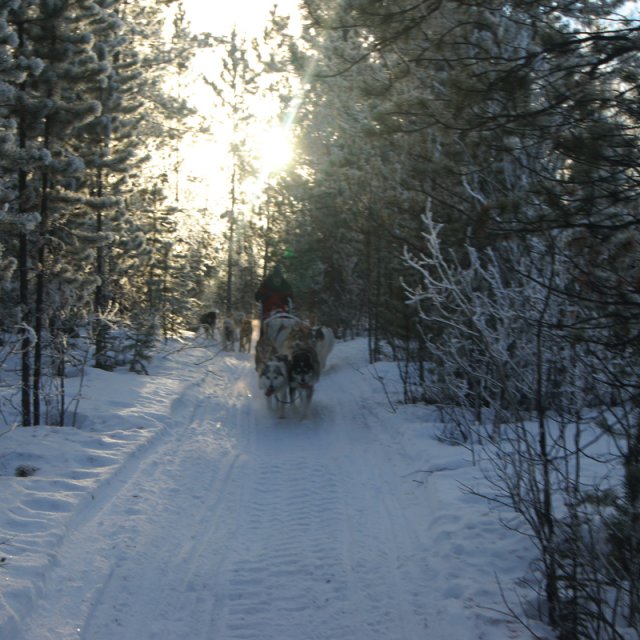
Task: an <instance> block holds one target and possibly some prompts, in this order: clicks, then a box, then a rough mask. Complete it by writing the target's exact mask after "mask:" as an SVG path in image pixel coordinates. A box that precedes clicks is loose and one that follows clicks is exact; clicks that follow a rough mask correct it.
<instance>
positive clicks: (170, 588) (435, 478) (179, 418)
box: [0, 337, 551, 640]
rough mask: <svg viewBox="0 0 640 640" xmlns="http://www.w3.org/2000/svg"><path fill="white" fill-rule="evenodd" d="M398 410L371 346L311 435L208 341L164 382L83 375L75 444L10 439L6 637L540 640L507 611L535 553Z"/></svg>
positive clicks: (170, 351) (351, 351)
mask: <svg viewBox="0 0 640 640" xmlns="http://www.w3.org/2000/svg"><path fill="white" fill-rule="evenodd" d="M379 378H383V380H384V385H383V384H382V383H381V382H380V381H379ZM77 383H78V381H76V384H77ZM399 398H401V387H400V383H399V376H398V372H397V369H396V366H395V365H394V364H392V363H380V364H378V365H376V366H375V367H373V366H370V365H369V364H368V362H367V343H366V341H365V340H364V339H357V340H353V341H350V342H339V343H337V344H336V347H335V349H334V351H333V353H332V354H331V356H330V357H329V364H328V367H327V370H326V371H325V373H324V374H323V377H322V379H321V380H320V382H319V384H318V385H317V388H316V396H315V398H314V401H313V405H312V409H311V415H310V417H309V418H308V419H307V420H304V421H301V420H300V419H299V418H298V417H297V416H296V415H295V413H293V414H290V415H288V416H287V417H286V418H285V419H282V420H281V419H278V418H277V417H276V415H275V414H274V413H273V412H271V411H270V410H269V409H268V408H267V406H266V403H265V399H264V398H263V397H262V394H261V392H260V391H259V390H258V384H257V378H256V374H255V371H254V366H253V355H249V354H238V353H222V352H220V351H219V345H218V344H217V343H216V342H207V341H205V340H204V339H202V338H200V337H198V338H193V337H185V338H184V339H183V340H182V341H173V342H172V343H170V344H169V345H167V346H165V347H164V348H163V349H162V350H161V351H160V352H159V353H158V354H157V355H156V357H155V358H154V361H153V363H152V365H151V368H150V375H149V376H136V375H134V374H131V373H126V372H124V371H118V372H114V373H105V372H101V371H98V370H96V369H91V370H89V371H88V375H87V379H86V381H85V383H84V386H83V389H82V400H81V403H80V409H79V410H80V413H79V416H78V418H79V419H78V424H77V426H76V427H73V428H72V427H64V428H59V427H58V428H56V427H38V428H25V429H23V428H18V429H14V430H12V431H10V432H8V433H5V434H3V435H2V437H0V500H1V503H2V510H0V556H1V564H0V638H3V639H5V638H6V639H7V640H8V639H9V638H11V639H12V640H71V639H74V640H75V639H79V640H152V639H158V640H160V639H161V640H183V639H188V640H240V639H243V640H466V639H469V640H470V639H474V640H481V639H484V640H489V639H490V640H503V639H511V640H520V639H525V638H526V639H529V638H531V637H532V636H531V634H530V633H529V632H527V631H526V630H525V628H524V627H523V626H521V625H520V624H518V623H517V622H516V621H514V620H513V619H510V618H509V617H508V616H507V615H504V614H502V613H500V612H505V611H506V606H505V604H504V603H503V600H502V596H501V588H502V589H504V591H505V594H506V597H507V599H508V600H509V601H510V602H512V603H513V602H517V593H516V591H517V582H518V580H519V579H520V578H522V577H524V576H526V574H527V572H528V565H529V563H530V561H531V559H532V558H533V557H534V550H533V548H532V546H531V544H530V542H529V541H528V539H527V538H526V537H524V536H522V535H519V534H517V533H515V532H513V531H510V530H509V529H507V528H505V527H504V526H503V525H501V524H500V522H499V519H500V515H503V516H505V517H506V518H509V514H508V513H502V514H501V513H500V512H499V510H497V509H496V507H495V505H492V503H490V502H489V501H487V500H484V499H482V498H480V497H477V496H475V495H473V494H470V493H469V492H465V491H463V490H462V488H461V487H462V485H467V486H472V487H474V488H475V489H478V490H479V491H481V492H482V491H487V492H488V491H489V489H488V484H487V482H486V480H484V479H483V477H482V474H481V472H480V470H479V468H478V467H477V466H473V465H472V463H471V454H470V452H469V451H468V450H467V449H465V448H463V447H452V446H447V445H445V444H443V443H441V442H439V441H438V439H437V434H438V431H439V425H438V424H437V422H436V421H435V414H434V413H433V412H432V411H431V410H430V409H429V408H428V407H424V406H402V405H399V404H397V401H398V400H399ZM390 400H391V401H393V403H394V406H393V407H392V404H391V402H390ZM19 465H27V466H30V467H32V468H33V471H34V472H35V473H34V475H31V476H29V477H17V476H16V475H15V470H16V468H17V467H18V466H19ZM524 593H525V594H526V592H524ZM537 631H538V632H539V633H540V634H541V635H543V636H544V637H547V636H546V633H545V632H544V629H543V628H542V627H541V626H539V627H537ZM548 637H551V636H548Z"/></svg>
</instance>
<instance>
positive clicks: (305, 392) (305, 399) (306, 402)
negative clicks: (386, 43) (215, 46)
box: [298, 385, 313, 420]
mask: <svg viewBox="0 0 640 640" xmlns="http://www.w3.org/2000/svg"><path fill="white" fill-rule="evenodd" d="M298 391H299V393H300V399H301V401H302V406H301V410H302V411H301V414H300V419H301V420H306V419H307V418H308V417H309V408H310V407H311V400H312V398H313V387H312V386H311V385H309V386H307V387H304V388H302V389H299V390H298Z"/></svg>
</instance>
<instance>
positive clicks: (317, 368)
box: [200, 311, 335, 418]
mask: <svg viewBox="0 0 640 640" xmlns="http://www.w3.org/2000/svg"><path fill="white" fill-rule="evenodd" d="M216 320H217V315H216V313H215V311H209V312H207V313H204V314H203V315H202V316H201V318H200V325H201V327H202V330H203V332H204V335H205V336H206V337H208V338H213V337H214V331H215V326H216ZM252 332H253V327H252V323H251V320H250V319H249V318H246V317H244V315H243V314H239V315H237V316H235V317H234V318H224V319H223V321H222V326H221V327H220V341H221V343H222V348H223V349H224V350H225V351H234V350H235V345H236V343H237V344H238V351H240V352H244V353H249V352H250V351H251V335H252ZM334 343H335V337H334V334H333V331H332V330H331V329H329V328H328V327H312V326H311V325H309V324H307V323H305V322H302V321H301V320H300V319H298V318H296V317H295V316H293V315H291V314H289V313H285V312H282V311H276V312H275V313H273V314H272V315H271V316H269V317H268V318H265V319H264V320H263V324H262V335H261V336H260V339H259V340H258V342H257V343H256V348H255V365H256V372H257V373H258V380H259V386H260V389H261V390H263V391H264V394H265V397H266V398H267V402H268V404H269V406H270V407H272V408H273V407H274V405H275V409H276V410H277V413H278V415H279V416H280V417H281V418H284V416H285V410H286V408H287V406H292V405H294V404H296V403H298V401H299V404H300V416H301V417H302V418H306V417H307V416H308V415H309V407H310V405H311V400H312V399H313V392H314V386H315V385H316V383H317V382H318V380H319V379H320V374H321V373H322V371H323V370H324V368H325V366H326V363H327V357H328V356H329V353H330V352H331V350H332V349H333V346H334Z"/></svg>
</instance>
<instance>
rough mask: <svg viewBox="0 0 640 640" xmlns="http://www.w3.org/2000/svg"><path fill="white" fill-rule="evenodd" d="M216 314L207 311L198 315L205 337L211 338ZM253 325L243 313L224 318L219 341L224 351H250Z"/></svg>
mask: <svg viewBox="0 0 640 640" xmlns="http://www.w3.org/2000/svg"><path fill="white" fill-rule="evenodd" d="M217 319H218V314H217V313H216V312H215V311H207V312H206V313H203V314H202V315H201V316H200V326H201V327H202V331H203V332H204V335H205V337H207V338H213V337H214V333H215V328H216V321H217ZM252 333H253V326H252V324H251V319H250V318H247V317H245V315H244V313H237V314H236V315H235V316H234V317H233V318H224V320H223V321H222V326H221V327H220V341H221V343H222V348H223V349H224V350H225V351H235V348H236V344H237V345H238V351H240V352H244V353H249V352H250V351H251V335H252Z"/></svg>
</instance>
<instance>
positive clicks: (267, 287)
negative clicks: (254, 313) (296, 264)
mask: <svg viewBox="0 0 640 640" xmlns="http://www.w3.org/2000/svg"><path fill="white" fill-rule="evenodd" d="M256 302H259V303H260V304H261V305H262V323H261V325H260V335H262V324H264V321H265V320H266V319H267V318H268V317H269V316H270V315H271V314H273V313H276V312H277V311H282V312H284V313H290V312H291V307H292V305H293V289H292V288H291V285H290V284H289V283H288V282H287V280H286V278H285V277H284V274H283V273H282V266H281V265H279V264H277V265H276V266H275V268H274V269H273V271H272V272H271V273H270V274H269V275H268V276H267V277H266V278H265V279H264V280H263V281H262V284H261V285H260V286H259V287H258V290H257V291H256Z"/></svg>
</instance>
